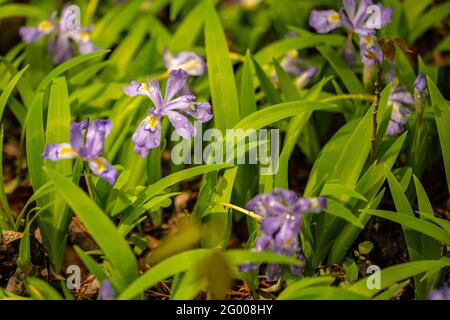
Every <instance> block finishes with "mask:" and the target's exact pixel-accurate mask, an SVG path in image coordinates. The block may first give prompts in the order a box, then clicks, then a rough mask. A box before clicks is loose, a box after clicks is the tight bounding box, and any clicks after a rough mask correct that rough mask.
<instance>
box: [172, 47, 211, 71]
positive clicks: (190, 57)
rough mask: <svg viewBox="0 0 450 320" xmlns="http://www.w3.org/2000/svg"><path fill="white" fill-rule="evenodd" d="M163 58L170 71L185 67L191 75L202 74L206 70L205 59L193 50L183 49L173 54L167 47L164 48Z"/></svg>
mask: <svg viewBox="0 0 450 320" xmlns="http://www.w3.org/2000/svg"><path fill="white" fill-rule="evenodd" d="M163 60H164V65H165V67H166V68H167V69H168V70H169V71H172V70H178V69H183V70H184V71H186V72H187V73H188V74H189V75H191V76H202V75H204V74H205V72H206V62H205V60H204V59H203V58H202V57H201V56H199V55H198V54H197V53H195V52H192V51H182V52H180V53H178V54H176V55H173V54H172V53H171V52H170V51H169V50H167V49H166V50H164V54H163Z"/></svg>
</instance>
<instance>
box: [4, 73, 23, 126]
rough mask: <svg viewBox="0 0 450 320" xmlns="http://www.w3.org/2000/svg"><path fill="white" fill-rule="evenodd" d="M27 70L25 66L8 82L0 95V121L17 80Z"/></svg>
mask: <svg viewBox="0 0 450 320" xmlns="http://www.w3.org/2000/svg"><path fill="white" fill-rule="evenodd" d="M27 69H28V66H25V67H24V68H23V69H22V70H20V71H19V72H18V73H17V74H16V75H15V76H14V77H13V78H12V79H11V81H9V82H8V84H7V85H6V87H5V89H4V90H3V92H2V94H1V95H0V119H2V118H3V112H4V111H5V106H6V103H7V102H8V99H9V96H10V95H11V93H12V91H13V90H14V87H15V86H16V84H17V82H18V81H19V79H20V78H21V77H22V75H23V74H24V72H25V71H26V70H27Z"/></svg>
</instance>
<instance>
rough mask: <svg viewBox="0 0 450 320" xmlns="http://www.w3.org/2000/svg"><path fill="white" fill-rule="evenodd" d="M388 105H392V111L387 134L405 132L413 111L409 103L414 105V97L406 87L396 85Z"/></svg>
mask: <svg viewBox="0 0 450 320" xmlns="http://www.w3.org/2000/svg"><path fill="white" fill-rule="evenodd" d="M388 105H389V106H392V113H391V119H390V120H389V124H388V127H387V130H386V134H387V135H388V136H395V135H398V134H400V133H402V132H403V130H404V127H405V125H406V123H407V122H408V116H409V115H410V114H411V112H412V111H411V110H410V109H409V108H408V107H407V105H414V99H413V97H412V95H411V93H409V92H408V91H407V90H406V89H405V88H404V87H401V86H400V87H394V88H392V90H391V93H390V94H389V99H388Z"/></svg>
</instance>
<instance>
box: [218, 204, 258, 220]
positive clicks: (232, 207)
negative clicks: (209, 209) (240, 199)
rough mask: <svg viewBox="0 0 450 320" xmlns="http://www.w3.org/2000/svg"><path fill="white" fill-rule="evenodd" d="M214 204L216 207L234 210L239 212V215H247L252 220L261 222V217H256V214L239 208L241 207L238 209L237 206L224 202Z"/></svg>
mask: <svg viewBox="0 0 450 320" xmlns="http://www.w3.org/2000/svg"><path fill="white" fill-rule="evenodd" d="M215 204H216V205H219V206H224V207H226V208H230V209H234V210H236V211H239V212H241V213H243V214H246V215H248V216H249V217H252V218H253V219H256V220H258V221H261V220H262V217H261V216H259V215H257V214H256V213H254V212H253V211H250V210H246V209H244V208H241V207H238V206H236V205H234V204H231V203H226V202H216V203H215Z"/></svg>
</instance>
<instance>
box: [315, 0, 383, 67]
mask: <svg viewBox="0 0 450 320" xmlns="http://www.w3.org/2000/svg"><path fill="white" fill-rule="evenodd" d="M342 2H343V7H342V8H340V10H339V12H337V11H335V10H313V11H312V12H311V15H310V16H309V25H310V26H311V27H312V28H314V29H315V30H316V32H318V33H328V32H330V31H332V30H334V29H336V28H338V27H341V26H345V27H346V28H347V29H348V30H349V32H350V33H356V34H358V35H359V36H360V47H361V59H362V62H363V64H364V65H365V66H371V65H373V64H375V63H381V62H382V53H381V48H380V46H379V44H378V40H377V38H376V36H375V30H374V29H371V28H369V27H368V25H367V20H368V19H369V15H368V13H367V9H368V8H369V6H371V5H373V2H372V1H371V0H360V1H357V0H343V1H342ZM375 6H377V7H378V8H379V12H380V25H379V27H380V28H381V27H384V26H385V25H386V24H388V23H389V22H390V21H391V20H392V8H390V7H388V8H384V7H383V5H382V4H375ZM369 53H370V54H369ZM342 55H343V58H344V60H345V61H346V62H347V64H348V65H349V66H351V67H353V66H354V65H355V62H356V60H355V58H356V55H355V48H354V46H353V42H352V39H351V38H350V37H349V38H348V39H347V41H346V42H345V45H344V47H343V52H342ZM374 58H375V59H374ZM365 72H366V73H367V72H369V70H366V71H365Z"/></svg>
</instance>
